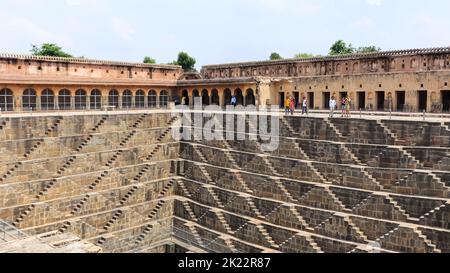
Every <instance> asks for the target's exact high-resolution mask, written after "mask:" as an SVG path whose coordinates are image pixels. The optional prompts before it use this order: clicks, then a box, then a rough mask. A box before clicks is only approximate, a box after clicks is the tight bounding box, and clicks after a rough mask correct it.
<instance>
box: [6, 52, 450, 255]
mask: <svg viewBox="0 0 450 273" xmlns="http://www.w3.org/2000/svg"><path fill="white" fill-rule="evenodd" d="M449 57H450V49H429V50H411V51H398V52H386V53H377V54H365V55H355V56H343V57H325V58H320V59H311V60H283V61H274V62H261V63H242V64H230V65H218V66H206V67H204V68H203V69H202V72H201V73H200V74H198V73H183V72H182V70H181V68H180V67H178V66H165V65H141V64H130V63H118V62H101V61H92V60H83V59H61V58H44V57H30V56H12V55H3V56H2V57H1V58H0V90H1V91H0V100H1V101H0V107H1V108H2V109H6V110H10V111H20V110H27V111H30V110H41V111H43V112H44V113H40V114H35V115H29V114H21V115H18V114H14V113H7V114H2V116H0V149H1V153H0V220H1V221H0V252H2V250H3V251H11V250H14V249H16V251H20V250H21V249H23V247H24V246H26V245H27V242H33V243H36V244H37V245H39V243H42V240H43V243H45V245H46V246H45V249H48V251H49V252H55V251H61V252H64V251H86V252H147V253H160V252H167V253H179V252H226V253H262V252H265V253H278V252H294V253H304V252H313V253H323V252H343V253H360V252H386V253H391V252H392V253H395V252H414V253H425V252H427V253H442V252H450V224H449V219H450V217H449V216H450V175H449V173H450V121H448V120H444V119H435V120H429V121H422V120H418V119H417V118H414V117H411V118H410V120H406V121H405V119H401V118H396V117H393V118H392V119H389V117H388V118H384V117H383V116H380V117H378V118H366V119H364V118H353V119H339V118H337V119H330V118H324V117H320V116H317V117H298V116H294V117H277V118H278V119H279V121H280V127H281V134H280V136H279V143H280V146H279V148H278V149H277V150H275V151H273V152H264V151H263V150H262V149H261V145H262V144H263V141H262V140H258V141H253V140H250V139H248V140H245V141H226V140H220V141H219V140H218V141H207V140H195V139H194V140H181V141H179V140H175V139H174V138H173V136H172V134H171V131H172V129H173V128H175V129H178V130H180V131H188V130H192V131H195V130H193V129H196V128H192V127H190V126H189V127H186V126H184V125H183V126H182V124H180V123H179V122H180V120H182V119H187V120H191V119H194V116H193V115H190V114H187V115H185V116H183V117H181V116H179V115H177V114H173V113H171V111H170V110H169V111H168V110H166V109H161V108H165V107H166V106H167V105H168V103H169V102H170V101H173V100H179V101H181V97H183V96H186V97H187V98H189V99H187V100H185V101H186V102H187V103H190V104H191V103H192V98H193V97H196V96H198V97H202V98H203V101H204V103H205V104H208V103H211V104H219V105H224V104H227V103H228V101H229V100H228V98H229V97H230V96H231V94H233V93H234V94H236V95H238V97H239V102H241V103H242V104H258V105H267V104H272V105H273V104H278V103H280V100H281V99H282V98H283V96H286V95H289V94H292V95H294V96H303V94H304V95H305V96H308V97H309V98H313V99H311V100H310V102H311V103H314V108H318V109H323V108H324V107H325V101H326V100H327V98H328V96H332V95H336V96H339V95H340V94H341V92H347V95H349V96H350V97H352V96H353V97H354V98H355V100H354V101H356V102H361V101H364V103H362V102H361V106H362V105H365V106H366V107H367V106H368V105H376V107H375V108H383V109H384V108H385V107H387V105H388V106H392V107H394V109H398V108H396V106H401V105H403V107H406V106H407V105H409V106H408V107H409V108H410V109H409V110H420V109H421V106H423V107H422V108H426V109H427V110H428V111H431V110H433V109H434V108H436V109H437V108H440V109H439V111H446V110H448V109H447V108H446V107H447V106H448V105H447V103H446V100H447V96H448V92H449V91H446V90H448V89H447V81H448V77H447V76H448V74H447V73H449V68H450V66H449V63H448V61H449ZM380 85H381V87H380ZM361 86H362V87H361ZM400 86H401V87H400ZM399 88H401V89H399ZM382 92H384V97H383V93H382ZM400 92H405V93H404V97H403V95H401V94H402V93H400ZM424 94H426V95H424ZM342 95H344V94H342ZM363 98H364V100H363ZM381 98H382V99H381ZM400 99H401V101H402V103H400V104H398V102H399V100H400ZM403 99H404V101H403ZM403 102H404V103H403ZM378 103H379V104H378ZM105 105H110V106H113V107H116V108H121V109H128V108H130V109H134V111H129V112H127V111H121V112H105V111H94V110H96V109H101V108H102V107H103V106H105ZM438 105H440V106H439V107H438ZM357 106H358V105H355V107H357ZM378 106H380V107H378ZM381 106H382V107H381ZM366 107H364V108H366ZM135 108H137V109H135ZM151 108H156V109H154V110H152V111H149V109H151ZM369 108H370V107H369ZM58 109H59V110H60V111H59V112H57V111H54V112H52V111H51V110H58ZM84 109H88V110H92V111H75V110H84ZM139 109H141V110H139ZM63 110H67V112H65V111H63ZM69 110H70V111H69ZM242 115H244V118H245V121H246V122H245V125H246V126H245V127H246V132H245V134H246V135H250V134H251V132H252V130H251V129H254V128H258V124H254V123H253V121H252V119H251V117H249V116H248V115H247V116H245V113H236V115H235V119H238V118H240V117H241V116H242ZM260 115H263V114H260ZM197 129H198V128H197ZM200 132H201V131H200ZM221 133H226V132H221ZM2 223H4V224H2ZM16 233H17V234H20V236H15V235H14V234H16ZM2 235H3V236H2ZM39 240H41V241H39ZM59 241H62V242H67V241H69V242H73V245H72V247H70V246H68V247H67V250H65V249H59V250H58V249H55V248H54V246H55V245H56V246H58V243H57V242H59ZM43 248H44V247H43ZM100 249H101V250H100ZM43 251H47V250H43Z"/></svg>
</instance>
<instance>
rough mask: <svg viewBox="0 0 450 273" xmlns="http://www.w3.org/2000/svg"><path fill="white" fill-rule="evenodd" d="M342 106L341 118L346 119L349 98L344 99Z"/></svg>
mask: <svg viewBox="0 0 450 273" xmlns="http://www.w3.org/2000/svg"><path fill="white" fill-rule="evenodd" d="M341 106H342V115H341V117H344V116H345V111H346V110H347V97H342V100H341Z"/></svg>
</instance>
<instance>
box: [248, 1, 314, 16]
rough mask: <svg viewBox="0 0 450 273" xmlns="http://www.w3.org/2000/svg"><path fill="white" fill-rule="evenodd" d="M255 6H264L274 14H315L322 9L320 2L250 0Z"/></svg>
mask: <svg viewBox="0 0 450 273" xmlns="http://www.w3.org/2000/svg"><path fill="white" fill-rule="evenodd" d="M250 1H252V2H254V3H253V4H254V5H255V6H258V5H260V6H262V7H264V8H265V9H268V10H271V11H274V12H280V13H281V12H293V13H296V14H315V13H317V12H319V11H320V10H321V8H322V6H321V5H320V4H318V1H311V0H250Z"/></svg>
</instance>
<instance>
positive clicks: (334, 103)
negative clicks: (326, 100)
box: [330, 97, 337, 118]
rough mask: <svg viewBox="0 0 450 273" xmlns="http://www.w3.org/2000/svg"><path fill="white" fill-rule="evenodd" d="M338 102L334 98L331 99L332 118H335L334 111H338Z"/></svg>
mask: <svg viewBox="0 0 450 273" xmlns="http://www.w3.org/2000/svg"><path fill="white" fill-rule="evenodd" d="M336 106H337V102H336V100H335V99H334V97H331V99H330V118H333V117H334V111H335V110H336Z"/></svg>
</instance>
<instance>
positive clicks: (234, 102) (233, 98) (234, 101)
mask: <svg viewBox="0 0 450 273" xmlns="http://www.w3.org/2000/svg"><path fill="white" fill-rule="evenodd" d="M231 105H233V106H234V107H236V105H237V98H236V96H232V97H231Z"/></svg>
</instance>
